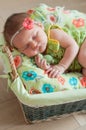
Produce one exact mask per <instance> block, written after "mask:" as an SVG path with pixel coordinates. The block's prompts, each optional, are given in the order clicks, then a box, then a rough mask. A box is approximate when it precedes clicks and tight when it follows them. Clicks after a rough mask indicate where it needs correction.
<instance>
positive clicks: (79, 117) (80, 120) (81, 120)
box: [73, 112, 86, 126]
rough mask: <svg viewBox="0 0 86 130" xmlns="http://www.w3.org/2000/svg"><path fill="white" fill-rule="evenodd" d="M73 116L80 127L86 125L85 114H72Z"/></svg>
mask: <svg viewBox="0 0 86 130" xmlns="http://www.w3.org/2000/svg"><path fill="white" fill-rule="evenodd" d="M73 116H74V118H75V119H76V121H77V122H78V123H79V125H80V126H83V125H86V113H82V112H80V113H74V114H73Z"/></svg>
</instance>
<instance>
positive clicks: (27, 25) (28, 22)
mask: <svg viewBox="0 0 86 130" xmlns="http://www.w3.org/2000/svg"><path fill="white" fill-rule="evenodd" d="M33 27H34V20H32V19H31V18H25V19H24V22H23V24H22V27H21V28H20V29H19V30H18V31H17V32H15V33H14V35H13V36H12V38H11V40H10V44H11V46H13V40H14V38H15V37H16V35H17V34H19V33H20V31H21V30H23V29H24V28H25V29H27V30H31V29H32V28H33Z"/></svg>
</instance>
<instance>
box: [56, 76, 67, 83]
mask: <svg viewBox="0 0 86 130" xmlns="http://www.w3.org/2000/svg"><path fill="white" fill-rule="evenodd" d="M57 80H58V81H59V82H60V83H61V84H62V85H64V83H65V79H64V78H63V77H62V76H58V77H57Z"/></svg>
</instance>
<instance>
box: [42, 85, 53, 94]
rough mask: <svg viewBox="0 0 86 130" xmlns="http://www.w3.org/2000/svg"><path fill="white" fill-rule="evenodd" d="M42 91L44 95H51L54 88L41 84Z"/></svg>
mask: <svg viewBox="0 0 86 130" xmlns="http://www.w3.org/2000/svg"><path fill="white" fill-rule="evenodd" d="M42 91H43V92H44V93H51V92H53V91H54V88H53V87H52V85H51V84H43V86H42Z"/></svg>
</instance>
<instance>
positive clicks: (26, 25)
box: [23, 18, 34, 30]
mask: <svg viewBox="0 0 86 130" xmlns="http://www.w3.org/2000/svg"><path fill="white" fill-rule="evenodd" d="M33 25H34V20H32V19H31V18H25V19H24V22H23V27H24V28H25V29H28V30H30V29H32V28H33Z"/></svg>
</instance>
